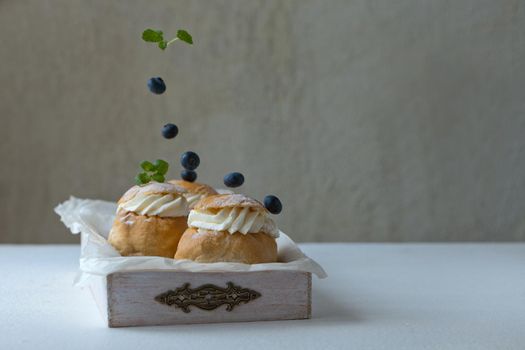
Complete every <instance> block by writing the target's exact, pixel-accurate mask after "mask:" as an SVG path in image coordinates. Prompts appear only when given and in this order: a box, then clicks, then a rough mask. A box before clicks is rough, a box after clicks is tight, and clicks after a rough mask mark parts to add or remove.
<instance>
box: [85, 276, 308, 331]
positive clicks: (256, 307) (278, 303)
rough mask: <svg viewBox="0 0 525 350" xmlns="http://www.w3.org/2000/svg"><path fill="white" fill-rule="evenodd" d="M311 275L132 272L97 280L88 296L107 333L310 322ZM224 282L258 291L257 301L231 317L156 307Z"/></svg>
mask: <svg viewBox="0 0 525 350" xmlns="http://www.w3.org/2000/svg"><path fill="white" fill-rule="evenodd" d="M311 281H312V280H311V274H310V273H306V272H296V271H262V272H222V273H216V272H210V273H204V272H200V273H195V272H170V271H136V272H123V273H114V274H111V275H109V276H107V283H106V281H105V280H97V281H96V283H95V285H93V286H92V288H91V290H92V294H93V296H94V297H95V300H96V302H97V304H98V306H99V309H100V310H101V311H102V313H103V316H104V317H105V318H106V320H107V323H108V326H109V327H126V326H145V325H166V324H190V323H216V322H239V321H267V320H289V319H305V318H310V317H311V283H312V282H311ZM228 282H233V283H234V284H235V285H237V286H240V287H243V288H249V289H253V290H255V291H257V292H258V293H260V294H261V296H260V297H259V298H257V299H255V300H251V301H249V302H248V303H246V304H240V305H236V306H235V307H234V308H233V310H232V311H227V310H226V305H223V306H220V307H218V308H217V309H215V310H211V311H207V310H201V309H199V308H197V307H195V306H190V310H191V312H189V313H185V312H183V311H182V310H181V309H180V308H177V307H174V306H168V305H164V304H161V303H159V302H157V301H155V299H154V298H155V297H156V296H157V295H159V294H161V293H164V292H166V291H168V290H173V289H176V288H179V287H182V286H183V285H184V284H185V283H190V285H191V288H197V287H199V286H201V285H204V284H214V285H217V286H218V287H226V286H227V283H228Z"/></svg>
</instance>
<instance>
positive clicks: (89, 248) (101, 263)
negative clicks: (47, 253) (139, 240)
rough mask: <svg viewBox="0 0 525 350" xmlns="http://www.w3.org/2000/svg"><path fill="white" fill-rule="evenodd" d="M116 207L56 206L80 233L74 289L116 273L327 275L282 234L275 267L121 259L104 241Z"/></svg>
mask: <svg viewBox="0 0 525 350" xmlns="http://www.w3.org/2000/svg"><path fill="white" fill-rule="evenodd" d="M116 210H117V204H116V203H113V202H107V201H102V200H92V199H79V198H75V197H70V198H69V200H67V201H65V202H64V203H62V204H59V205H58V206H57V207H56V208H55V212H56V213H57V214H58V215H59V216H60V219H61V220H62V222H63V223H64V225H66V226H67V227H68V228H69V229H70V230H71V233H73V234H78V233H80V235H81V248H80V270H79V272H78V274H77V276H76V278H75V285H77V286H83V285H87V284H89V281H90V279H91V278H92V277H93V276H105V275H108V274H111V273H114V272H118V271H134V270H171V271H192V272H204V271H206V272H212V271H214V272H218V271H222V272H224V271H267V270H293V271H305V272H311V273H313V274H315V275H316V276H317V277H319V278H325V277H326V276H327V275H326V273H325V271H324V270H323V268H322V267H321V266H320V265H319V264H318V263H316V262H315V261H314V260H312V259H310V258H309V257H307V256H306V255H305V254H304V253H303V252H302V251H301V249H299V247H298V246H297V244H295V242H294V241H292V240H291V239H290V237H288V236H287V235H286V234H284V233H283V232H279V233H280V237H279V238H278V239H277V247H278V260H279V262H278V263H269V264H253V265H250V264H241V263H197V262H194V261H190V260H175V259H168V258H163V257H158V256H121V255H120V254H119V253H118V252H117V251H116V250H115V249H114V248H113V247H112V246H111V245H110V244H109V243H108V241H107V236H108V234H109V231H110V229H111V225H112V224H113V220H114V218H115V213H116Z"/></svg>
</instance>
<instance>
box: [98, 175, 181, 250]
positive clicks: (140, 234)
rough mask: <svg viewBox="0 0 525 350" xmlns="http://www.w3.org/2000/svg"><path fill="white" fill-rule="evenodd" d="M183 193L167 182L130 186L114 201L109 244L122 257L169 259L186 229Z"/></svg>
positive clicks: (179, 188)
mask: <svg viewBox="0 0 525 350" xmlns="http://www.w3.org/2000/svg"><path fill="white" fill-rule="evenodd" d="M185 194H186V190H185V189H184V188H183V187H180V186H177V185H174V184H171V183H158V182H150V183H148V184H146V185H141V186H134V187H132V188H131V189H129V190H128V191H127V192H126V193H125V194H124V195H123V196H122V198H121V199H120V200H119V201H118V209H117V216H116V218H115V221H114V222H113V227H112V228H111V231H110V233H109V238H108V241H109V243H110V244H111V245H112V246H113V247H114V248H115V249H117V250H118V251H119V252H120V254H121V255H123V256H127V255H152V256H163V257H167V258H172V257H173V255H174V254H175V251H176V250H177V245H178V243H179V240H180V238H181V236H182V234H183V233H184V231H185V230H186V228H187V216H188V212H189V208H188V201H187V200H186V197H185V196H184V195H185Z"/></svg>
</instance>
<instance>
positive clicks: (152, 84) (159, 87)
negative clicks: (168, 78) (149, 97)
mask: <svg viewBox="0 0 525 350" xmlns="http://www.w3.org/2000/svg"><path fill="white" fill-rule="evenodd" d="M148 88H149V91H151V92H153V93H154V94H157V95H160V94H162V93H164V91H166V84H164V80H162V78H160V77H156V78H150V79H149V80H148Z"/></svg>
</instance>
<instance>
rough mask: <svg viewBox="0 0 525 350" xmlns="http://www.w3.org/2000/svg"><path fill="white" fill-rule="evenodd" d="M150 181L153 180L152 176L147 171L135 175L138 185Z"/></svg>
mask: <svg viewBox="0 0 525 350" xmlns="http://www.w3.org/2000/svg"><path fill="white" fill-rule="evenodd" d="M150 181H151V178H150V177H149V175H148V174H146V173H140V174H138V175H137V176H135V183H136V184H137V185H143V184H147V183H148V182H150Z"/></svg>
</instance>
